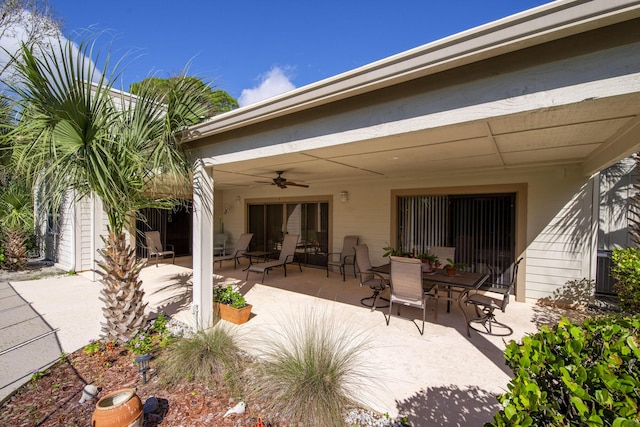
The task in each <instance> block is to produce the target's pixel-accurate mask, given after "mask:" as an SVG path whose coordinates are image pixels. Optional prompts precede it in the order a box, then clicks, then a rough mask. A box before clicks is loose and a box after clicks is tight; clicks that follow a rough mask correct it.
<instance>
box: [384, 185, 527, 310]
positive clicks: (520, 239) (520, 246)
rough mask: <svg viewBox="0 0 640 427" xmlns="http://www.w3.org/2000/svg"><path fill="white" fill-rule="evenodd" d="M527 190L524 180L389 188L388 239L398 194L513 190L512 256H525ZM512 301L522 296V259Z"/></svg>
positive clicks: (395, 233) (393, 234) (394, 221)
mask: <svg viewBox="0 0 640 427" xmlns="http://www.w3.org/2000/svg"><path fill="white" fill-rule="evenodd" d="M527 191H528V186H527V184H526V183H514V184H495V185H478V186H460V187H433V188H428V187H426V188H409V189H397V190H391V203H390V205H391V213H390V218H391V221H390V224H389V229H390V230H391V236H390V239H391V240H390V241H391V242H397V241H398V198H399V197H406V196H454V195H473V194H478V195H479V194H499V193H514V194H515V203H516V206H515V210H516V212H515V213H516V215H515V216H516V218H515V256H516V257H515V259H519V258H520V257H524V256H525V250H526V239H527ZM515 296H516V301H520V302H524V301H525V300H526V259H525V260H524V262H523V263H522V264H520V267H519V269H518V282H517V284H516V288H515Z"/></svg>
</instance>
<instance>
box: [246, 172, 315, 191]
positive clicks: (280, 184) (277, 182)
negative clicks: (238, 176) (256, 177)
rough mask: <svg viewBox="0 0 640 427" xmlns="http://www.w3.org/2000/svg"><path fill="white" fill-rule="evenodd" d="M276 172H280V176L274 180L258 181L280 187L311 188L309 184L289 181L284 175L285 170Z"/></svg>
mask: <svg viewBox="0 0 640 427" xmlns="http://www.w3.org/2000/svg"><path fill="white" fill-rule="evenodd" d="M276 173H277V174H278V176H277V177H275V178H273V180H272V181H273V182H264V181H256V182H259V183H261V184H271V185H277V186H278V188H287V187H288V186H291V187H304V188H309V186H308V185H307V184H297V183H295V182H293V181H288V180H287V179H286V178H285V177H283V176H282V174H283V173H284V171H276Z"/></svg>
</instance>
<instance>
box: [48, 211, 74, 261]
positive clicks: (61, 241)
mask: <svg viewBox="0 0 640 427" xmlns="http://www.w3.org/2000/svg"><path fill="white" fill-rule="evenodd" d="M73 206H74V205H73V203H71V202H70V201H69V200H68V199H67V200H66V201H65V202H64V203H63V204H62V206H61V208H60V212H59V217H58V230H57V239H54V242H53V243H54V244H55V249H54V252H55V261H56V264H55V265H56V267H58V268H60V269H62V270H66V271H70V270H75V258H74V254H73V249H74V245H75V241H74V238H75V236H74V230H73V229H74V227H75V225H76V219H75V209H74V207H73Z"/></svg>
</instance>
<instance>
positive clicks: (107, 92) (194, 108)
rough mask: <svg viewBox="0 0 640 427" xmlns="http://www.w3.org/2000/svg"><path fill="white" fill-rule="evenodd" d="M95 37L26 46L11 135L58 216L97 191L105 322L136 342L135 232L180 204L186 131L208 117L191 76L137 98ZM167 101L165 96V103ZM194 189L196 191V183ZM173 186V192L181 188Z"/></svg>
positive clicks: (139, 321) (106, 331) (185, 180)
mask: <svg viewBox="0 0 640 427" xmlns="http://www.w3.org/2000/svg"><path fill="white" fill-rule="evenodd" d="M94 47H95V41H94V42H91V43H89V42H82V43H80V44H79V45H78V47H77V48H76V46H75V45H74V44H73V43H71V42H62V41H59V42H58V43H57V44H55V43H54V44H53V45H51V46H40V47H39V48H38V50H34V48H30V47H27V46H24V45H23V46H22V48H21V50H20V52H19V58H17V59H16V64H17V65H16V73H17V75H18V76H19V81H18V82H17V84H11V83H10V84H9V85H10V88H11V90H12V93H13V95H14V98H15V100H16V101H17V108H18V111H19V113H20V115H21V116H20V119H19V121H18V123H17V125H16V127H15V128H14V129H13V130H12V132H11V137H12V141H13V147H14V158H15V161H16V165H17V167H18V169H19V170H20V171H23V172H25V173H26V174H27V176H29V177H32V182H33V183H34V185H35V186H36V188H39V189H41V190H45V191H44V192H43V195H44V199H43V206H45V207H46V208H47V209H50V210H53V211H54V212H56V211H57V210H58V208H59V206H60V205H61V203H62V201H63V200H65V198H66V197H71V198H72V200H78V199H81V198H83V197H88V196H90V195H96V196H97V197H99V198H100V199H101V200H102V204H103V208H104V211H105V214H106V217H107V218H108V233H109V234H108V236H105V237H103V240H104V243H105V247H104V249H102V250H100V251H99V252H100V255H101V256H102V260H101V261H99V262H98V265H99V266H100V268H101V269H102V271H101V272H100V273H101V275H102V282H103V284H104V287H103V289H102V297H101V300H103V302H104V304H105V306H104V308H103V312H104V317H105V322H104V323H103V324H102V332H103V335H104V336H105V338H106V339H109V340H127V339H130V338H132V337H133V336H135V334H136V333H137V332H138V331H139V330H140V329H141V327H143V326H144V322H145V320H146V319H145V316H144V308H145V304H144V303H143V300H142V297H143V295H144V293H143V291H142V289H141V284H142V283H141V281H140V280H139V279H138V278H139V272H140V270H141V269H142V267H143V266H144V261H140V260H138V259H137V258H136V255H135V250H134V249H133V248H132V247H131V246H130V245H129V243H128V239H127V233H126V230H127V228H128V227H129V226H130V225H132V224H135V222H133V221H132V219H135V215H133V214H134V213H135V212H137V211H139V210H140V209H143V208H149V207H153V208H169V207H172V206H174V205H175V204H176V199H175V198H174V197H173V196H172V194H176V193H175V192H173V191H174V189H183V188H185V187H186V186H188V185H190V179H189V176H190V175H189V174H190V164H189V162H188V161H187V157H186V155H185V152H184V150H183V149H182V146H181V145H180V144H179V131H180V130H181V129H183V128H184V127H186V126H190V125H192V124H195V123H197V122H199V121H200V120H201V117H202V116H203V115H204V111H203V107H202V105H200V104H199V103H198V95H199V94H198V93H196V92H195V91H194V90H193V88H192V87H190V84H191V83H190V82H191V80H189V79H187V78H185V76H180V78H177V79H173V80H172V86H171V88H170V90H169V91H168V93H162V94H160V93H158V91H157V90H154V89H153V88H152V87H151V86H144V87H141V88H140V90H139V92H138V94H137V96H135V97H133V96H130V95H128V94H125V93H123V92H120V91H116V90H114V89H113V87H112V84H113V83H112V82H114V81H117V79H118V76H119V71H118V65H116V66H115V71H114V72H112V73H110V74H109V78H107V73H108V67H109V65H110V55H107V57H106V58H104V61H103V62H104V66H103V68H101V69H98V68H97V66H96V65H95V63H94V62H93V61H92V60H90V59H89V58H92V57H93V56H94V55H93V54H94ZM161 100H163V101H164V102H160V101H161ZM187 188H188V187H187ZM172 192H173V193H172Z"/></svg>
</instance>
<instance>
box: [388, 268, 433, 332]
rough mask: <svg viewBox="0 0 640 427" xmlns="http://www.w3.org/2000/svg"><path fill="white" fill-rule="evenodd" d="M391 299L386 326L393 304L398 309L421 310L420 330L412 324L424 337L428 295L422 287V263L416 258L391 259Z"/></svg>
mask: <svg viewBox="0 0 640 427" xmlns="http://www.w3.org/2000/svg"><path fill="white" fill-rule="evenodd" d="M390 277H391V298H390V299H389V316H388V317H387V316H385V320H386V321H387V326H388V325H389V321H390V320H391V310H392V308H393V304H396V305H397V307H398V316H399V315H400V306H402V305H404V306H410V307H417V308H421V309H422V329H420V327H419V326H418V324H417V323H416V321H415V320H413V323H414V324H415V325H416V327H417V328H418V331H420V335H424V320H425V316H426V312H427V298H428V297H429V295H428V294H427V293H425V292H424V289H423V287H422V261H420V260H419V259H416V258H404V257H396V256H392V257H391V275H390Z"/></svg>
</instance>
